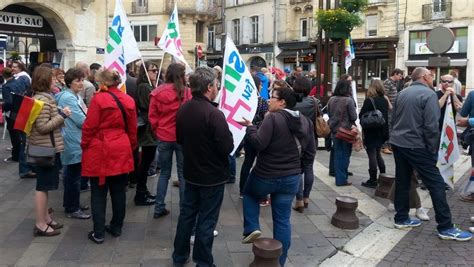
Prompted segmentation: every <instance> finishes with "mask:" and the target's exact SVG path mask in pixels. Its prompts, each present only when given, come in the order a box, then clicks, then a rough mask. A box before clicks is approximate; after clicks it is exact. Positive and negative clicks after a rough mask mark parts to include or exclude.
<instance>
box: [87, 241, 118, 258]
mask: <svg viewBox="0 0 474 267" xmlns="http://www.w3.org/2000/svg"><path fill="white" fill-rule="evenodd" d="M89 242H90V241H89ZM113 253H114V247H113V246H110V245H107V244H106V243H103V244H102V245H97V244H93V243H92V242H91V244H88V245H86V246H85V248H84V251H83V253H82V257H81V263H106V264H108V263H110V262H111V260H112V256H113Z"/></svg>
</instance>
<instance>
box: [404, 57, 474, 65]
mask: <svg viewBox="0 0 474 267" xmlns="http://www.w3.org/2000/svg"><path fill="white" fill-rule="evenodd" d="M467 61H468V59H467V58H465V59H451V63H450V64H449V66H452V67H465V66H467ZM405 66H407V67H427V66H428V60H407V61H405Z"/></svg>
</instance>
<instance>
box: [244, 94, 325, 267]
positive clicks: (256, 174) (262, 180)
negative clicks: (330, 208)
mask: <svg viewBox="0 0 474 267" xmlns="http://www.w3.org/2000/svg"><path fill="white" fill-rule="evenodd" d="M297 99H299V101H301V96H300V95H297V94H295V93H294V92H293V90H291V89H290V88H287V87H284V88H275V89H273V91H272V95H271V98H270V100H269V111H270V112H269V113H268V114H267V115H266V116H265V118H264V119H263V122H262V124H261V126H260V127H259V128H258V129H257V126H255V125H252V122H250V121H248V120H245V121H243V122H241V124H242V125H244V126H247V134H248V141H249V142H250V143H251V144H252V145H253V146H254V148H255V149H256V150H257V151H258V156H257V163H256V165H255V167H254V168H253V169H252V171H251V173H250V175H249V177H248V180H247V183H246V184H245V188H244V198H243V211H244V233H243V234H244V237H243V240H242V243H252V242H253V241H255V240H256V239H257V238H258V237H260V235H261V234H262V233H261V231H260V223H259V221H258V217H259V213H260V205H259V201H260V200H261V199H263V198H266V197H267V195H268V194H270V196H271V199H272V201H271V207H272V218H273V237H274V238H275V239H277V240H279V241H280V242H281V243H282V245H283V252H282V255H281V256H280V265H281V266H284V265H285V262H286V258H287V254H288V249H289V248H290V243H291V224H290V216H291V203H292V202H293V199H294V197H295V195H296V192H297V191H298V185H299V183H300V179H301V161H302V160H305V159H307V158H311V157H314V154H315V153H316V147H315V145H314V142H313V143H311V142H309V140H310V139H314V132H313V128H312V127H313V125H312V123H311V121H309V120H308V119H307V118H306V117H304V116H302V115H301V114H300V113H299V112H298V111H293V110H290V109H292V108H293V107H294V106H295V104H296V102H297Z"/></svg>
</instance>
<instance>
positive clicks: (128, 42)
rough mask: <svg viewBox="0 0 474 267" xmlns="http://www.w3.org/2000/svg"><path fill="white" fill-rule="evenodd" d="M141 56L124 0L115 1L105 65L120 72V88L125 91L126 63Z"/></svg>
mask: <svg viewBox="0 0 474 267" xmlns="http://www.w3.org/2000/svg"><path fill="white" fill-rule="evenodd" d="M140 58H141V54H140V50H139V49H138V46H137V42H136V41H135V36H134V35H133V32H132V28H131V27H130V23H129V22H128V19H127V15H126V13H125V10H124V9H123V6H122V0H116V1H115V11H114V17H113V18H112V23H111V26H110V28H109V41H108V42H107V48H106V52H105V60H104V61H105V62H104V65H105V67H106V68H107V69H111V70H116V71H118V73H120V76H121V78H122V84H120V85H119V86H118V88H119V89H121V90H122V91H125V80H126V79H127V75H126V69H127V67H126V65H127V64H128V63H130V62H132V61H135V60H137V59H140Z"/></svg>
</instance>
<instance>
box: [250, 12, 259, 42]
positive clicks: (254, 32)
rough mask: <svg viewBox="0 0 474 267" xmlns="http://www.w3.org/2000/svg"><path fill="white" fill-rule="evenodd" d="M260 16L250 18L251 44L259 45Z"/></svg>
mask: <svg viewBox="0 0 474 267" xmlns="http://www.w3.org/2000/svg"><path fill="white" fill-rule="evenodd" d="M258 23H259V21H258V16H253V17H250V29H251V36H250V43H251V44H257V43H259V40H258Z"/></svg>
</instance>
